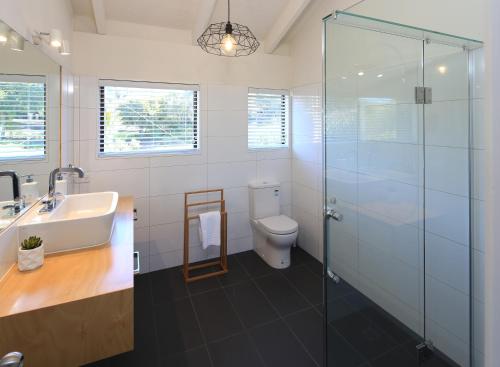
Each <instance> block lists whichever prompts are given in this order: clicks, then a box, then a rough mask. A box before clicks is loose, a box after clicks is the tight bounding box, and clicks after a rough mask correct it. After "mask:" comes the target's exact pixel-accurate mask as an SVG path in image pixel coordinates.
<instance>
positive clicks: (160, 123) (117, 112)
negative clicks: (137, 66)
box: [99, 80, 199, 156]
mask: <svg viewBox="0 0 500 367" xmlns="http://www.w3.org/2000/svg"><path fill="white" fill-rule="evenodd" d="M99 89H100V101H101V108H100V113H99V135H100V138H99V154H100V155H101V156H107V155H124V154H157V153H182V152H188V151H193V150H197V149H198V93H199V88H198V86H194V85H190V86H186V85H177V84H175V85H174V84H163V83H145V82H124V81H112V80H101V81H100V86H99Z"/></svg>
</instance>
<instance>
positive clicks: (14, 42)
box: [10, 31, 24, 51]
mask: <svg viewBox="0 0 500 367" xmlns="http://www.w3.org/2000/svg"><path fill="white" fill-rule="evenodd" d="M10 49H11V50H12V51H24V38H23V37H21V36H20V35H19V34H17V33H16V32H14V31H11V32H10Z"/></svg>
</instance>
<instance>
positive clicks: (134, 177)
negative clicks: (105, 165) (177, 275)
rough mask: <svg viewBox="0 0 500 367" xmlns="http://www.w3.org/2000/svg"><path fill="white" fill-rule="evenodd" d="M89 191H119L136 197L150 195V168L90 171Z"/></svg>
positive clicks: (122, 194) (123, 194) (124, 194)
mask: <svg viewBox="0 0 500 367" xmlns="http://www.w3.org/2000/svg"><path fill="white" fill-rule="evenodd" d="M88 175H89V176H90V183H89V188H88V189H89V191H90V192H96V191H117V192H118V193H119V194H120V196H129V195H130V196H133V197H134V198H141V197H147V196H148V195H149V169H148V168H143V169H131V170H118V171H100V172H89V174H88Z"/></svg>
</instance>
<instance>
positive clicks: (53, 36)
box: [33, 28, 71, 56]
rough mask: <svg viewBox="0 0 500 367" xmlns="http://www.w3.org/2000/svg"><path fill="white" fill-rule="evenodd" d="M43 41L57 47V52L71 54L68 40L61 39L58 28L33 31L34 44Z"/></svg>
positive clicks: (64, 54) (39, 43)
mask: <svg viewBox="0 0 500 367" xmlns="http://www.w3.org/2000/svg"><path fill="white" fill-rule="evenodd" d="M43 41H45V42H46V43H48V44H49V45H50V46H52V47H54V48H57V49H59V54H61V55H63V56H66V55H71V50H70V47H69V41H68V40H63V37H62V32H61V30H59V29H55V28H54V29H53V30H51V31H50V33H48V32H37V31H35V32H34V33H33V43H34V44H35V45H37V46H38V45H41V44H42V42H43Z"/></svg>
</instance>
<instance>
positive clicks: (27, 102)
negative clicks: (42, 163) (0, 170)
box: [0, 74, 47, 160]
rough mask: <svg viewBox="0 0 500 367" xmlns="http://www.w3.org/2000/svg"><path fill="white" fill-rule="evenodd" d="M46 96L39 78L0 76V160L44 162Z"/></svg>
mask: <svg viewBox="0 0 500 367" xmlns="http://www.w3.org/2000/svg"><path fill="white" fill-rule="evenodd" d="M46 94H47V93H46V80H45V77H43V76H28V75H5V74H2V75H0V160H11V159H43V158H45V154H46V121H45V116H46Z"/></svg>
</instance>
